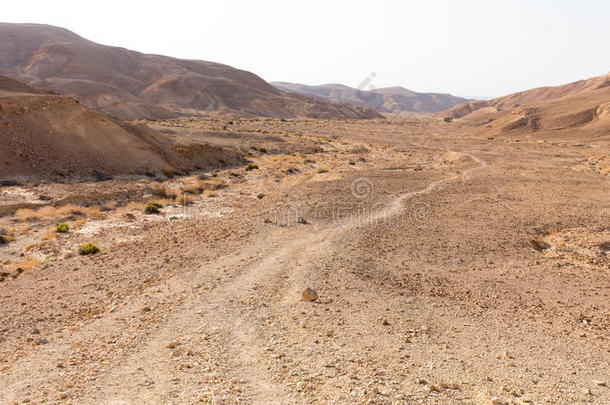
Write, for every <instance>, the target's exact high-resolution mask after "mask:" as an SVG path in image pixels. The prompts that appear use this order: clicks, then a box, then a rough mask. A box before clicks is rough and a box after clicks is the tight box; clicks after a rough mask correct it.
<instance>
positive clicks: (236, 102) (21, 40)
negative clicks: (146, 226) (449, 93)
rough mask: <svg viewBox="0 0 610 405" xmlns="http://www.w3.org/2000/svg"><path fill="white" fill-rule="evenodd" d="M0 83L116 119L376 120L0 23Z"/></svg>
mask: <svg viewBox="0 0 610 405" xmlns="http://www.w3.org/2000/svg"><path fill="white" fill-rule="evenodd" d="M0 38H2V40H1V41H0V75H4V76H8V77H11V78H13V79H17V80H20V81H22V82H25V83H27V84H30V85H33V86H36V87H38V88H42V89H45V90H51V91H53V92H56V93H58V94H62V95H68V96H72V97H75V98H77V99H78V100H79V101H80V102H82V103H83V104H84V105H85V106H86V107H88V108H93V109H96V110H98V111H102V112H104V113H106V114H109V115H111V116H113V117H115V118H119V119H127V120H133V119H140V118H149V119H163V118H170V117H176V116H188V115H199V114H202V113H207V112H210V111H220V112H228V113H235V114H240V115H246V116H248V115H250V116H267V117H276V118H291V117H309V118H331V119H332V118H340V119H342V118H376V117H380V115H379V114H378V113H377V112H376V111H375V110H373V109H370V108H367V107H363V106H356V107H355V106H353V105H351V104H338V103H334V102H330V101H329V100H323V99H320V98H319V97H306V96H303V95H298V94H293V93H286V92H283V91H281V90H278V89H277V88H275V87H273V86H271V85H270V84H269V83H267V82H265V81H264V80H263V79H261V78H260V77H258V76H256V75H254V74H252V73H250V72H246V71H243V70H238V69H235V68H233V67H230V66H227V65H222V64H219V63H213V62H205V61H198V60H184V59H177V58H171V57H167V56H160V55H147V54H142V53H139V52H135V51H131V50H128V49H124V48H117V47H111V46H105V45H100V44H96V43H95V42H91V41H88V40H86V39H84V38H82V37H80V36H78V35H76V34H74V33H73V32H70V31H68V30H66V29H63V28H59V27H53V26H49V25H38V24H8V23H0Z"/></svg>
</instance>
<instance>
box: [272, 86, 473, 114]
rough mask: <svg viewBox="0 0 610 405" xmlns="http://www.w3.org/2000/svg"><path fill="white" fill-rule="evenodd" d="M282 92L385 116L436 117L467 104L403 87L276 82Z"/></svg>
mask: <svg viewBox="0 0 610 405" xmlns="http://www.w3.org/2000/svg"><path fill="white" fill-rule="evenodd" d="M271 84H273V85H274V86H275V87H277V88H278V89H281V90H285V91H289V92H293V93H298V94H303V95H307V96H317V97H322V98H324V99H327V100H330V101H335V102H341V103H349V104H352V105H357V106H366V107H370V108H374V109H376V110H377V111H379V112H382V113H384V112H385V113H391V112H417V113H434V112H439V111H443V110H446V109H448V108H450V107H452V106H454V105H456V104H460V103H464V102H467V101H468V100H467V99H465V98H461V97H455V96H452V95H451V94H441V93H417V92H415V91H411V90H408V89H405V88H403V87H387V88H382V89H376V90H359V89H355V88H352V87H349V86H344V85H342V84H324V85H321V86H307V85H304V84H297V83H287V82H273V83H271Z"/></svg>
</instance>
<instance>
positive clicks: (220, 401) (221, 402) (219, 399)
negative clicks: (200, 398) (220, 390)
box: [214, 395, 225, 405]
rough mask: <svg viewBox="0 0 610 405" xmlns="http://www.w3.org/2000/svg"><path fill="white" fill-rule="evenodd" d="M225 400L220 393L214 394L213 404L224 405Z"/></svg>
mask: <svg viewBox="0 0 610 405" xmlns="http://www.w3.org/2000/svg"><path fill="white" fill-rule="evenodd" d="M224 403H225V400H224V399H222V397H221V396H220V395H214V405H224Z"/></svg>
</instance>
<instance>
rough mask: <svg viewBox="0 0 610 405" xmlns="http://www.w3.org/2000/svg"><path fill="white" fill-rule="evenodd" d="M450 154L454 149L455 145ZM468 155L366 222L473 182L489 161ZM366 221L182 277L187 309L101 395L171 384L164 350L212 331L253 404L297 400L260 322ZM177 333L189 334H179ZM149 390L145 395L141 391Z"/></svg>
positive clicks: (318, 230)
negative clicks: (145, 374) (139, 379)
mask: <svg viewBox="0 0 610 405" xmlns="http://www.w3.org/2000/svg"><path fill="white" fill-rule="evenodd" d="M446 151H447V152H453V151H451V150H448V149H447V150H446ZM453 153H458V152H453ZM463 155H464V156H468V157H469V158H471V159H472V160H473V161H475V162H476V163H477V165H476V166H474V167H472V168H470V169H467V170H465V171H464V172H463V173H462V174H461V175H459V176H452V177H449V178H444V179H440V180H437V181H434V182H432V183H430V184H429V185H427V186H426V187H425V188H423V189H420V190H415V191H410V192H406V193H400V194H399V195H398V196H396V197H395V198H394V199H393V200H392V201H391V202H390V203H389V204H387V208H383V209H378V210H377V211H375V212H372V213H371V214H370V221H366V222H367V223H369V224H371V223H377V222H378V221H388V220H391V218H392V217H394V216H396V215H399V214H400V213H401V212H402V210H403V204H404V202H405V201H406V200H408V199H409V198H412V197H415V196H418V195H423V194H427V193H431V192H433V191H434V190H436V189H437V188H438V187H440V186H442V185H443V184H445V183H447V182H451V181H456V180H460V179H465V178H466V177H467V176H469V175H470V173H472V172H473V171H475V170H478V169H480V168H482V167H484V166H485V163H484V162H483V161H481V160H480V159H478V158H477V157H475V156H473V155H470V154H463ZM361 226H363V224H362V221H359V220H358V219H357V218H351V220H350V221H348V222H342V223H339V224H335V223H330V224H320V225H314V226H302V227H299V228H297V230H293V231H291V232H289V234H288V235H286V233H285V232H282V233H281V234H280V235H277V236H275V237H272V238H271V239H270V240H269V241H266V243H265V244H263V245H258V246H251V247H248V248H247V250H246V251H245V252H244V253H243V254H242V255H241V256H242V257H245V256H248V255H250V254H251V253H252V252H266V254H265V255H264V257H263V258H261V259H260V260H257V261H255V262H253V263H248V265H247V266H244V265H241V264H239V263H236V262H238V261H237V260H235V259H229V260H226V259H221V260H219V261H217V262H215V263H214V264H213V265H212V266H205V267H202V268H200V269H199V270H197V271H196V272H195V273H194V274H193V276H192V277H188V278H182V279H181V281H180V282H179V283H178V285H177V286H176V285H173V284H174V283H172V288H171V289H170V290H169V291H168V292H167V293H166V298H170V299H171V298H176V297H177V296H180V298H181V301H182V303H183V304H182V307H181V308H180V310H179V311H175V312H172V313H171V314H168V316H169V317H170V319H169V320H168V322H167V324H166V326H165V327H164V328H163V329H161V330H160V331H158V332H157V333H155V335H154V336H152V337H150V338H149V339H148V342H147V344H146V345H145V346H144V349H143V350H141V351H138V352H136V353H134V354H132V355H130V357H129V358H128V359H126V360H124V361H123V362H122V363H123V364H124V366H123V367H121V368H119V369H118V370H115V371H114V372H113V373H112V374H110V375H109V376H108V377H107V378H106V379H107V380H108V382H111V381H122V383H121V385H120V387H117V388H118V390H117V391H118V392H103V393H102V394H101V395H100V396H99V398H100V399H101V398H113V397H115V398H117V399H123V400H124V399H127V398H128V397H129V396H131V395H133V394H132V393H133V392H137V391H138V389H137V386H128V385H127V384H129V382H130V381H131V380H132V378H131V377H130V374H131V370H134V369H147V370H154V372H153V373H151V374H152V376H153V377H154V379H156V380H160V381H165V382H169V381H171V379H172V378H173V376H174V375H173V372H172V370H171V369H168V367H167V361H166V359H165V358H163V357H160V356H158V353H161V352H164V351H166V350H167V349H166V346H167V345H168V342H172V341H173V340H181V339H182V340H186V341H189V342H190V343H191V346H190V347H191V349H192V350H195V351H198V350H203V351H205V345H206V341H205V340H203V341H201V331H202V330H204V331H205V330H210V329H211V330H213V331H214V332H213V333H214V334H215V335H219V336H222V337H223V340H224V339H226V340H225V341H224V342H225V344H226V343H227V342H230V344H229V345H227V346H228V349H229V351H230V352H231V353H232V354H231V356H230V357H229V358H228V359H227V360H228V361H229V362H230V363H231V369H232V372H231V373H232V375H233V376H234V377H233V378H239V380H243V381H245V387H243V391H245V392H247V393H248V395H249V399H250V400H251V401H253V402H255V403H260V404H268V403H272V402H273V403H279V402H282V401H285V403H290V402H292V401H293V400H290V399H289V397H288V396H287V393H286V391H285V389H284V387H283V386H282V385H281V384H277V383H274V382H273V381H270V380H269V378H268V370H267V369H266V367H264V363H263V362H262V361H261V360H262V359H263V358H265V357H266V354H265V347H266V342H265V341H264V340H262V336H263V334H262V330H261V326H260V325H259V324H260V323H259V322H256V319H257V318H261V317H268V316H270V315H273V314H278V313H281V311H282V310H283V306H285V305H286V304H287V303H293V302H295V301H298V300H299V298H300V292H301V290H302V289H303V288H304V287H305V286H307V285H308V284H307V283H308V281H307V280H303V278H302V277H301V276H300V275H299V272H300V271H301V270H302V269H303V268H307V267H309V266H310V265H311V263H312V262H316V261H318V260H321V259H322V257H323V256H326V255H328V253H327V252H330V251H333V250H335V251H337V250H342V249H343V246H342V245H341V240H342V235H344V234H346V233H348V232H351V231H353V230H354V229H355V228H357V227H361ZM365 226H366V225H365ZM218 267H228V268H230V273H231V274H234V275H235V277H234V278H232V279H231V281H229V282H227V283H223V284H222V285H220V286H219V287H217V288H215V289H214V290H212V291H208V292H206V293H205V294H192V293H191V294H189V292H188V290H189V287H190V286H191V285H196V284H197V283H198V279H197V276H198V274H208V273H209V271H210V270H211V269H212V268H218ZM183 280H184V281H183ZM314 287H315V286H314ZM261 290H263V291H265V296H266V299H265V300H264V303H262V304H263V305H260V303H257V305H243V302H246V301H247V300H248V298H249V297H251V295H252V292H253V291H259V294H261V293H260V291H261ZM201 314H204V315H203V316H202V315H201ZM175 335H179V336H180V337H181V338H180V339H176V337H175ZM219 343H222V342H219ZM210 355H213V354H211V353H210ZM102 385H104V384H102ZM157 388H158V387H157ZM192 388H193V387H182V390H183V391H182V392H181V393H180V395H181V396H183V399H186V398H189V397H192V396H193V395H196V394H197V393H196V392H192V391H191V390H192ZM189 391H191V392H189ZM125 392H129V393H130V394H129V395H128V396H127V397H125V396H123V395H124V394H123V395H122V394H121V393H125ZM142 394H144V396H141V395H142ZM150 394H152V393H150V392H147V393H140V394H138V397H140V398H147V400H149V401H151V402H155V401H158V400H162V399H163V398H164V395H161V396H159V397H155V396H154V394H152V395H153V396H151V397H148V396H147V395H150ZM157 394H161V393H159V392H158V393H157ZM282 399H283V400H282Z"/></svg>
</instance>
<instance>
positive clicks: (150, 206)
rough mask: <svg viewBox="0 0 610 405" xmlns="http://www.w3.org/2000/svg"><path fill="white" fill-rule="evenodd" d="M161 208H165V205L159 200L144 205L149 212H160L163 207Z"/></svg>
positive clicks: (145, 210)
mask: <svg viewBox="0 0 610 405" xmlns="http://www.w3.org/2000/svg"><path fill="white" fill-rule="evenodd" d="M161 208H163V206H162V205H161V204H159V203H158V202H154V201H149V202H147V203H146V205H145V206H144V212H145V213H147V214H158V213H159V209H161Z"/></svg>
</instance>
